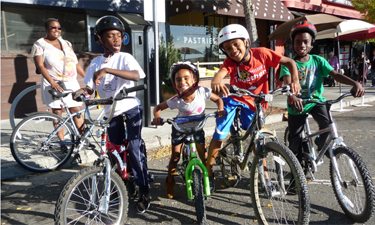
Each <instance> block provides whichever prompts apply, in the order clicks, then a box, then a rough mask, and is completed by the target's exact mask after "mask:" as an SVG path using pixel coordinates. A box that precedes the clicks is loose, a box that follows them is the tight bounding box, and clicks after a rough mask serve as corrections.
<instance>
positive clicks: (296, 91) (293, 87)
mask: <svg viewBox="0 0 375 225" xmlns="http://www.w3.org/2000/svg"><path fill="white" fill-rule="evenodd" d="M290 90H291V92H292V93H293V94H294V95H298V94H299V93H300V91H301V85H300V83H299V81H296V82H293V83H291V84H290Z"/></svg>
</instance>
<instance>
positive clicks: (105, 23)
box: [94, 16, 125, 45]
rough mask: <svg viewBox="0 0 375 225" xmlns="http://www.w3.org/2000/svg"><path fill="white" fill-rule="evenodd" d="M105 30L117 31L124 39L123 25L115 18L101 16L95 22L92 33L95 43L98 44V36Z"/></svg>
mask: <svg viewBox="0 0 375 225" xmlns="http://www.w3.org/2000/svg"><path fill="white" fill-rule="evenodd" d="M105 30H118V31H120V32H121V36H122V37H124V35H125V27H124V24H123V23H122V22H121V21H120V20H119V19H118V18H117V17H115V16H103V17H101V18H100V19H98V20H97V21H96V25H95V31H94V38H95V41H96V42H97V43H98V44H99V45H101V43H99V41H100V35H101V33H102V32H103V31H105Z"/></svg>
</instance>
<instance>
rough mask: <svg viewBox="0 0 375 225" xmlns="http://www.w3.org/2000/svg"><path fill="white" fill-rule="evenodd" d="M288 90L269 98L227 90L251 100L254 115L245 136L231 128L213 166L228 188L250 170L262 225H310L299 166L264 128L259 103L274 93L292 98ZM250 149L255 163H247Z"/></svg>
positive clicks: (305, 191) (308, 203)
mask: <svg viewBox="0 0 375 225" xmlns="http://www.w3.org/2000/svg"><path fill="white" fill-rule="evenodd" d="M289 90H290V87H289V86H284V87H282V88H278V89H276V90H274V91H273V92H271V93H270V94H264V93H260V94H259V95H255V94H253V93H251V92H250V91H248V90H246V89H240V88H237V87H236V86H231V88H230V92H231V93H235V94H234V95H237V96H243V95H249V96H251V97H253V98H254V103H255V105H256V113H255V115H254V118H253V121H252V123H251V125H250V127H249V129H248V130H247V131H246V132H245V134H244V135H242V134H241V131H240V129H239V125H238V127H234V130H235V132H232V133H231V136H230V137H229V139H228V140H227V142H226V143H224V144H223V147H222V148H221V149H220V151H219V153H218V155H217V157H216V163H217V164H218V165H219V166H220V167H221V172H222V176H223V179H224V182H225V183H226V184H227V185H228V186H235V185H237V183H238V181H239V180H240V179H241V176H242V175H241V172H242V171H244V169H245V168H246V167H247V166H248V167H249V168H250V193H251V200H252V204H253V208H254V211H255V215H256V218H257V219H258V220H259V222H260V223H261V224H273V223H277V224H308V223H309V216H310V199H309V194H308V189H307V182H306V179H305V177H304V174H303V170H302V168H301V165H300V164H299V163H298V160H297V158H296V157H295V155H294V154H293V153H292V151H291V150H290V149H288V148H287V147H286V146H285V145H283V144H281V143H279V142H278V139H277V137H276V132H275V131H269V130H267V129H266V128H265V118H264V113H263V108H262V101H263V100H264V101H266V102H270V101H272V99H273V95H274V94H275V93H277V92H282V93H284V94H291V93H290V91H289ZM231 95H233V94H231ZM235 124H238V122H235ZM249 136H250V138H249ZM248 138H249V139H250V144H249V146H248V147H247V149H246V151H243V149H242V142H243V141H245V140H247V139H248ZM253 149H254V159H253V161H252V163H250V155H251V153H252V150H253ZM241 153H243V155H242V154H241Z"/></svg>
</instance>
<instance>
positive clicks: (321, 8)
mask: <svg viewBox="0 0 375 225" xmlns="http://www.w3.org/2000/svg"><path fill="white" fill-rule="evenodd" d="M282 2H283V3H284V4H285V6H286V7H288V9H289V10H290V11H291V12H292V13H293V14H295V15H296V16H298V15H303V14H317V13H324V14H330V15H334V16H337V17H340V18H343V19H359V20H361V19H362V18H363V16H362V14H361V13H360V12H359V11H357V10H355V9H354V7H353V5H352V3H351V2H350V1H349V0H311V1H304V0H282ZM276 45H277V46H280V47H282V46H284V47H285V55H286V56H289V57H291V56H292V55H293V50H292V48H291V43H290V40H277V41H276ZM352 47H353V46H352V41H340V59H341V60H340V64H341V68H343V69H345V74H346V75H348V76H352V74H351V71H350V69H349V68H351V66H352V63H351V62H352V61H353V60H352V59H353V58H355V57H357V54H356V52H355V51H354V52H353V48H352ZM354 50H355V49H354ZM331 51H333V52H334V54H335V55H336V56H337V54H338V51H337V42H336V41H334V40H333V39H324V40H317V41H316V42H315V44H314V48H313V50H312V51H311V53H312V54H317V55H320V56H322V57H324V58H326V59H328V58H329V57H328V53H329V52H331Z"/></svg>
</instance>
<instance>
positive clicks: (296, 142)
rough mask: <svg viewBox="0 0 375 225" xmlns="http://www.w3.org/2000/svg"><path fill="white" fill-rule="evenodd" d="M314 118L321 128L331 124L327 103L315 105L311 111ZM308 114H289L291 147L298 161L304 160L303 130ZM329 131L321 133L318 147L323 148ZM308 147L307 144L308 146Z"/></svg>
mask: <svg viewBox="0 0 375 225" xmlns="http://www.w3.org/2000/svg"><path fill="white" fill-rule="evenodd" d="M309 113H310V114H311V115H312V117H313V118H314V120H315V121H316V122H317V123H318V125H319V130H321V129H324V128H327V127H328V126H329V118H328V113H327V109H326V106H325V105H315V106H314V107H313V109H312V110H311V111H310V112H309ZM307 116H308V114H303V115H290V114H289V116H288V126H289V137H288V141H289V148H290V150H292V152H293V153H294V154H295V155H296V156H297V159H298V161H300V162H301V161H302V132H303V128H304V125H305V122H306V118H307ZM328 135H330V133H329V132H326V133H324V134H321V135H320V136H319V145H318V149H319V150H320V149H322V147H323V146H324V144H325V142H326V141H327V139H328ZM306 147H307V146H306Z"/></svg>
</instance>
